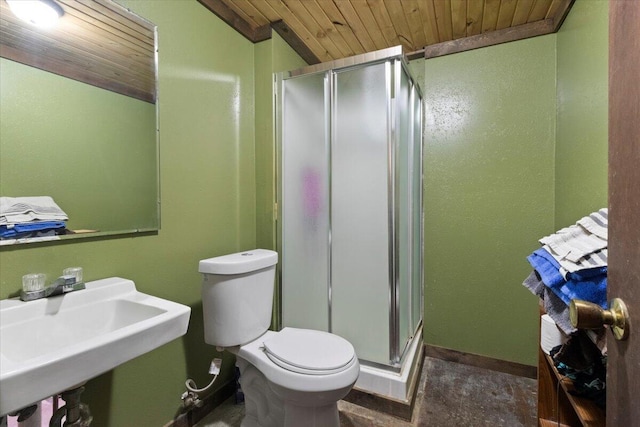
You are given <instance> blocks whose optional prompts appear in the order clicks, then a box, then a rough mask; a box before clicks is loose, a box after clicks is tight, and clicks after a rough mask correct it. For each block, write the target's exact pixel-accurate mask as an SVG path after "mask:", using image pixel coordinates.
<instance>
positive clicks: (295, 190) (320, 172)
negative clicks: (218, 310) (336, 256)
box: [280, 73, 330, 331]
mask: <svg viewBox="0 0 640 427" xmlns="http://www.w3.org/2000/svg"><path fill="white" fill-rule="evenodd" d="M282 83H283V86H282V93H281V97H282V100H281V102H282V116H283V117H282V126H281V127H282V131H281V132H282V135H281V137H282V144H281V146H282V148H281V149H282V152H281V158H282V160H281V174H282V178H281V192H282V201H283V203H282V206H281V215H282V218H281V219H280V220H281V224H282V240H283V241H282V249H281V258H282V259H281V266H282V276H283V277H286V281H283V284H282V286H283V288H282V316H283V317H282V322H283V324H284V325H287V326H292V327H298V328H308V329H318V330H322V331H327V330H328V329H329V287H328V283H329V195H330V192H329V143H328V130H327V129H328V124H327V123H328V120H327V112H326V111H327V108H326V107H327V106H326V105H325V99H328V96H325V92H326V90H328V83H327V82H326V77H325V74H324V73H321V74H311V75H305V76H301V77H297V78H291V79H288V80H285V81H283V82H282Z"/></svg>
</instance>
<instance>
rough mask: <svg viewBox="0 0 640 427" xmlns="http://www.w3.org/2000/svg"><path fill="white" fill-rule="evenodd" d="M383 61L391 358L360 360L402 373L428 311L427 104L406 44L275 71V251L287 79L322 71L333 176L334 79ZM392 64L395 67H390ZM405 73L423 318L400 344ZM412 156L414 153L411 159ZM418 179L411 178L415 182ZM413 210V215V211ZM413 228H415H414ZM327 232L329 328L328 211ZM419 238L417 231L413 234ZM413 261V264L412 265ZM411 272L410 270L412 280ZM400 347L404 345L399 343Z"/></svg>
mask: <svg viewBox="0 0 640 427" xmlns="http://www.w3.org/2000/svg"><path fill="white" fill-rule="evenodd" d="M380 63H385V68H386V69H385V80H386V92H387V97H386V99H387V147H388V151H389V152H388V158H387V159H388V169H387V173H388V177H387V183H388V192H387V195H388V198H389V202H390V203H389V204H388V209H389V221H388V222H389V230H388V233H389V234H388V239H389V244H388V246H389V283H388V287H389V304H388V311H389V341H388V344H389V362H388V363H386V364H385V363H379V362H373V361H368V360H363V359H360V362H361V363H362V364H364V365H369V366H372V367H376V368H381V369H384V370H388V371H394V372H399V371H400V370H401V367H402V363H403V362H404V356H405V355H406V353H407V352H406V350H407V348H408V347H409V346H410V344H411V342H412V341H413V340H414V339H415V338H416V337H415V335H416V333H417V332H418V331H420V330H421V327H422V322H423V317H424V316H423V314H424V206H423V197H424V195H423V193H424V165H423V158H422V156H423V145H424V141H423V137H422V133H423V116H424V107H423V101H422V100H423V94H422V90H421V88H420V86H419V84H418V83H417V82H416V80H415V78H414V77H413V76H412V74H411V72H410V70H409V68H408V64H407V61H406V57H405V56H404V54H403V51H402V47H401V46H396V47H392V48H388V49H383V50H379V51H376V52H370V53H366V54H362V55H357V56H354V57H350V58H345V59H340V60H336V61H331V62H326V63H322V64H317V65H312V66H308V67H304V68H300V69H297V70H293V71H287V72H282V73H276V74H274V80H273V85H274V91H273V93H274V99H273V103H274V105H273V107H274V108H273V111H274V121H275V123H276V125H275V126H274V140H275V141H276V153H275V154H276V155H275V158H276V177H275V178H276V186H275V188H276V205H275V209H274V212H275V213H276V214H275V216H276V218H275V220H276V246H277V250H278V252H279V253H280V254H284V252H283V251H284V249H283V247H282V242H283V234H282V233H283V222H282V220H283V215H282V208H283V204H282V195H283V188H282V185H283V184H282V179H281V177H282V176H283V175H282V167H283V166H282V156H283V153H282V150H283V135H282V129H283V121H282V120H283V117H282V108H281V106H282V105H283V98H282V97H283V92H284V89H283V87H284V81H285V80H288V79H292V78H297V77H303V76H307V75H312V74H324V81H325V83H324V91H323V93H324V95H325V99H324V104H325V112H326V113H327V114H326V115H325V124H324V125H325V144H326V147H327V150H328V152H327V156H328V159H327V160H328V167H329V177H330V176H331V156H332V152H331V150H332V143H333V141H334V139H335V138H334V126H333V122H334V121H335V118H334V110H335V109H334V102H335V99H336V94H335V93H334V90H335V79H336V76H337V73H339V72H343V71H349V70H353V69H357V68H360V67H366V66H369V65H373V64H380ZM388 68H391V70H389V69H388ZM403 71H404V73H405V74H406V76H407V79H408V84H409V104H410V105H409V108H410V113H409V115H410V121H409V123H410V129H409V134H410V135H411V137H410V139H411V145H412V147H411V150H412V151H414V150H415V149H416V148H417V151H418V153H415V152H414V153H413V156H419V159H420V162H419V164H420V170H419V171H418V172H417V173H419V180H418V182H419V186H420V190H419V191H418V200H415V201H414V203H413V205H414V206H419V208H420V218H419V233H418V239H419V242H418V243H419V247H418V248H419V251H420V256H419V260H420V261H419V266H418V268H419V272H420V274H419V282H420V283H419V288H420V292H419V300H420V304H419V320H418V322H417V323H416V325H415V328H414V330H413V331H412V332H411V333H410V334H409V335H410V336H409V338H408V339H407V340H406V342H405V343H400V317H399V316H400V309H401V308H400V283H399V267H398V265H397V263H396V260H395V254H396V253H397V251H398V247H399V238H398V236H397V231H396V228H398V224H397V218H398V216H399V209H400V208H399V206H398V203H396V202H397V197H398V196H397V194H398V193H399V191H398V186H399V184H398V182H397V180H398V179H397V177H398V175H397V174H398V171H397V169H398V168H397V159H396V147H397V145H398V138H399V135H398V133H399V131H398V130H397V129H396V126H397V120H396V116H395V114H396V111H397V109H398V107H397V105H396V104H397V102H398V97H395V96H394V94H395V93H396V91H399V90H400V76H399V74H398V73H401V72H403ZM416 92H417V93H418V95H419V97H420V100H421V102H420V103H419V107H420V108H419V118H418V120H419V121H420V125H419V127H418V128H419V132H420V136H419V138H420V143H419V144H417V147H416V144H415V139H414V138H415V127H414V125H413V119H414V118H415V117H414V114H415V110H414V101H415V99H414V96H415V95H416ZM413 158H414V157H412V159H413ZM329 183H331V178H329ZM413 184H414V183H411V184H410V186H411V185H413ZM413 194H414V193H411V195H410V197H411V198H413ZM331 199H332V197H331V184H329V195H328V200H329V204H331ZM329 212H331V205H329ZM410 214H413V212H412V211H410ZM410 229H411V230H413V229H412V228H410ZM328 234H329V235H328V236H327V244H328V252H329V253H328V268H329V272H328V283H327V302H328V322H327V323H328V324H327V331H329V332H331V331H332V283H331V265H332V259H331V256H332V255H331V214H329V233H328ZM414 238H415V236H414ZM414 249H415V246H411V249H410V251H413V250H414ZM408 256H409V257H410V261H409V262H410V263H411V264H413V261H414V258H413V257H412V253H411V252H410V255H408ZM283 259H284V256H281V257H280V260H281V262H280V265H279V268H278V276H277V277H278V281H277V286H276V301H277V304H276V306H275V307H276V310H275V319H274V320H275V322H274V323H275V327H276V329H278V330H280V329H282V327H283V313H282V310H283V304H282V301H283V296H284V295H283V277H282V265H283ZM411 264H410V265H411ZM411 279H412V276H411V275H410V280H411ZM408 292H409V298H408V304H407V305H408V307H406V310H407V311H408V312H409V323H410V325H411V326H413V311H414V309H413V298H414V295H413V292H412V287H411V286H410V289H409V290H408ZM401 346H402V348H400V347H401Z"/></svg>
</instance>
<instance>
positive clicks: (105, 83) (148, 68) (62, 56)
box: [0, 0, 156, 103]
mask: <svg viewBox="0 0 640 427" xmlns="http://www.w3.org/2000/svg"><path fill="white" fill-rule="evenodd" d="M56 1H57V3H58V4H59V5H60V6H61V7H62V9H63V10H64V15H63V16H62V17H61V18H60V19H59V21H58V22H57V23H56V26H55V27H54V28H51V29H40V28H37V27H35V26H33V25H30V24H27V23H25V22H23V21H21V20H20V19H18V18H17V17H15V16H14V14H13V12H11V10H10V9H9V6H8V5H7V3H6V2H5V1H3V0H0V56H1V57H3V58H7V59H10V60H13V61H16V62H20V63H23V64H26V65H30V66H33V67H36V68H40V69H43V70H45V71H49V72H52V73H55V74H59V75H62V76H65V77H69V78H71V79H74V80H78V81H82V82H84V83H88V84H91V85H94V86H98V87H101V88H103V89H107V90H110V91H113V92H117V93H121V94H124V95H127V96H132V97H134V98H137V99H141V100H143V101H147V102H151V103H155V100H156V84H155V77H156V71H155V29H154V26H153V25H152V24H150V23H149V22H147V21H145V20H143V19H141V18H139V17H138V16H136V15H134V14H132V13H131V12H129V11H128V10H126V9H124V8H123V7H121V6H119V5H118V4H116V3H113V2H111V1H110V0H56Z"/></svg>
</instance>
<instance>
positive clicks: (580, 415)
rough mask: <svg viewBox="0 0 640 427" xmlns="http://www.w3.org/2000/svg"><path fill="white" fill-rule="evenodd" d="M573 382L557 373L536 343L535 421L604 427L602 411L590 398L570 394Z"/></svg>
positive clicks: (547, 425) (552, 426)
mask: <svg viewBox="0 0 640 427" xmlns="http://www.w3.org/2000/svg"><path fill="white" fill-rule="evenodd" d="M572 390H573V383H572V382H571V380H570V379H569V378H566V377H563V376H562V375H560V374H559V373H558V371H557V370H556V368H555V366H554V365H553V360H552V359H551V357H550V356H549V355H547V354H545V353H544V352H543V351H542V349H541V348H540V346H538V423H539V425H540V427H558V421H559V422H560V424H559V425H560V426H565V427H566V426H570V427H580V426H585V427H586V426H589V427H604V425H605V412H604V410H603V409H602V408H600V407H598V406H597V405H596V404H595V403H594V402H593V401H592V400H589V399H586V398H583V397H579V396H574V395H573V394H571V391H572Z"/></svg>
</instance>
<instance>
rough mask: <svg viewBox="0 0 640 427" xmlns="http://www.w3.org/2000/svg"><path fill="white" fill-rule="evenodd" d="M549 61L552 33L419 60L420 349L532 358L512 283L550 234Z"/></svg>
mask: <svg viewBox="0 0 640 427" xmlns="http://www.w3.org/2000/svg"><path fill="white" fill-rule="evenodd" d="M555 64H556V62H555V35H549V36H544V37H537V38H534V39H528V40H522V41H518V42H514V43H508V44H503V45H498V46H493V47H488V48H485V49H479V50H474V51H468V52H463V53H459V54H455V55H449V56H444V57H440V58H435V59H429V60H426V61H424V84H423V89H424V95H425V96H424V99H425V107H426V108H425V110H426V112H425V115H426V118H425V125H424V135H425V139H424V173H425V175H424V177H425V183H424V188H425V193H424V200H425V202H424V203H425V316H424V319H425V328H424V338H425V342H427V343H428V344H432V345H437V346H442V347H446V348H450V349H455V350H459V351H464V352H469V353H475V354H481V355H485V356H489V357H494V358H497V359H503V360H509V361H514V362H519V363H525V364H529V365H534V364H535V363H536V348H537V347H536V345H537V344H536V341H537V339H536V337H537V320H536V318H537V315H538V312H537V308H536V307H537V301H536V299H535V298H534V297H533V296H532V295H531V294H530V293H529V291H527V290H526V289H525V288H524V287H522V286H521V283H522V280H523V279H524V278H525V277H526V276H527V274H528V273H529V271H530V268H529V267H528V264H527V262H526V256H527V255H528V254H529V253H531V252H532V251H533V250H534V249H535V248H536V246H537V243H536V241H537V239H538V238H539V237H540V236H542V235H544V234H545V233H549V232H551V231H552V229H553V203H554V200H553V194H554V167H553V165H554V143H555V127H556V124H555V120H556V118H555V72H556V67H555ZM414 66H415V65H414Z"/></svg>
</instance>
